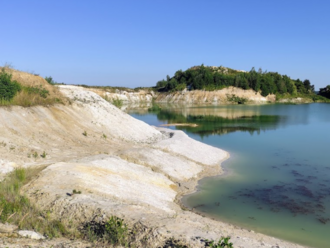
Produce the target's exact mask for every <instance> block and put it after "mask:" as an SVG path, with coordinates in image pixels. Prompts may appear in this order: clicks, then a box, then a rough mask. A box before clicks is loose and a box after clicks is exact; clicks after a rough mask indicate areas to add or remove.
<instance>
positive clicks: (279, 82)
mask: <svg viewBox="0 0 330 248" xmlns="http://www.w3.org/2000/svg"><path fill="white" fill-rule="evenodd" d="M229 86H235V87H238V88H242V89H253V90H255V91H257V92H259V91H260V92H261V95H263V96H267V95H268V94H281V95H284V94H290V95H297V94H304V95H311V94H312V95H315V92H314V85H312V84H311V82H310V81H309V80H308V79H305V80H304V81H301V80H300V79H291V78H290V77H289V76H287V75H281V74H279V73H277V72H267V71H262V69H259V70H258V71H256V70H255V68H254V67H253V68H252V69H251V70H250V71H249V72H245V71H239V70H234V69H230V68H226V67H223V66H220V67H216V66H204V65H203V64H202V65H201V66H194V67H191V68H189V69H188V70H186V71H182V70H178V71H176V72H175V74H174V76H173V77H170V76H167V77H166V79H164V80H161V81H158V82H157V85H156V88H157V89H158V90H159V91H163V92H172V91H180V90H183V89H185V88H187V89H189V90H208V91H212V90H219V89H223V88H225V87H229Z"/></svg>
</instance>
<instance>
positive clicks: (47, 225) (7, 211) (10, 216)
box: [0, 168, 70, 238]
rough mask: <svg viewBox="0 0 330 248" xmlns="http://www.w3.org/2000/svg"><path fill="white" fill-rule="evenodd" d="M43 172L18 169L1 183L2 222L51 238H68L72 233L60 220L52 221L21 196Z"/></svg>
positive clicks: (0, 219)
mask: <svg viewBox="0 0 330 248" xmlns="http://www.w3.org/2000/svg"><path fill="white" fill-rule="evenodd" d="M41 170H42V168H37V169H24V168H17V169H15V170H14V171H13V172H11V173H9V174H8V175H7V177H6V178H5V179H4V181H2V182H1V183H0V212H1V216H0V221H1V222H2V223H5V222H8V223H11V224H15V225H18V227H19V228H20V229H27V230H35V231H37V232H39V233H41V234H43V235H45V236H46V237H49V238H53V237H60V236H68V235H69V234H70V232H69V231H68V229H67V227H66V226H65V225H64V224H63V223H62V222H61V221H60V220H53V219H51V218H50V217H49V215H47V214H45V213H43V212H42V211H40V210H38V209H37V208H36V207H35V205H34V204H32V203H31V202H30V200H29V199H28V198H27V197H26V196H25V195H23V194H21V188H22V186H23V185H24V184H26V183H27V182H29V181H30V180H32V179H33V178H34V177H35V176H36V175H37V174H38V173H39V172H40V171H41ZM69 236H70V235H69Z"/></svg>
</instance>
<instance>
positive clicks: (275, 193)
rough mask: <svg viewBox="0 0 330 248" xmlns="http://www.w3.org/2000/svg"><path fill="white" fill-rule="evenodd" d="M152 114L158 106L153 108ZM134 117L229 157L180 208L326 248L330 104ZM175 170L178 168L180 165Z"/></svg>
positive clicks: (169, 109)
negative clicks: (181, 133)
mask: <svg viewBox="0 0 330 248" xmlns="http://www.w3.org/2000/svg"><path fill="white" fill-rule="evenodd" d="M156 109H157V108H156ZM128 112H129V114H130V115H132V116H133V117H135V118H137V119H140V120H142V121H145V122H147V123H148V124H150V125H155V126H159V125H161V124H170V123H194V124H197V126H195V127H193V126H172V127H170V128H173V129H180V130H182V131H184V132H185V133H187V134H188V135H189V136H190V137H192V138H194V139H196V140H199V141H201V142H204V143H206V144H209V145H212V146H216V147H219V148H221V149H224V150H226V151H228V152H229V153H230V159H228V160H226V161H225V162H224V163H223V164H222V166H223V168H224V171H225V173H224V174H223V175H221V176H217V177H212V178H205V179H203V180H201V181H200V183H199V186H198V191H197V192H196V193H193V194H191V195H187V196H185V197H184V198H183V200H182V201H183V204H184V205H185V206H187V207H188V208H190V209H194V211H197V212H199V213H201V214H203V215H206V216H209V217H211V218H215V219H219V220H222V221H225V222H229V223H232V224H234V225H238V226H241V227H244V228H247V229H251V230H254V231H256V232H261V233H265V234H268V235H271V236H275V237H279V238H282V239H286V240H289V241H292V242H296V243H300V244H303V245H307V246H312V247H329V244H330V162H329V160H330V104H323V103H313V104H301V105H284V104H269V105H224V106H207V107H187V106H185V107H183V106H175V105H174V106H168V105H164V106H161V109H157V110H156V111H155V112H147V111H144V112H143V111H141V109H135V110H134V109H132V110H130V111H128ZM178 166H179V165H178Z"/></svg>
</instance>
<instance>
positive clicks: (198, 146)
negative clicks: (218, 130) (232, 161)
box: [154, 128, 228, 165]
mask: <svg viewBox="0 0 330 248" xmlns="http://www.w3.org/2000/svg"><path fill="white" fill-rule="evenodd" d="M158 130H160V131H163V132H166V133H169V134H170V136H171V138H170V139H163V140H160V141H159V142H157V143H155V144H154V147H157V148H162V149H165V150H168V151H171V152H173V153H176V154H180V155H182V156H185V157H188V158H190V159H191V160H194V161H196V162H199V163H202V164H205V165H220V162H221V161H223V160H225V159H226V158H227V155H228V153H227V152H225V151H223V150H221V149H219V148H216V147H213V146H209V145H206V144H204V143H201V142H198V141H196V140H194V139H191V138H189V136H188V135H186V134H185V133H184V132H182V131H173V132H170V131H168V130H166V129H162V128H158Z"/></svg>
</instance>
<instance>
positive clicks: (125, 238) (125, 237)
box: [82, 216, 132, 247]
mask: <svg viewBox="0 0 330 248" xmlns="http://www.w3.org/2000/svg"><path fill="white" fill-rule="evenodd" d="M82 232H83V233H84V234H85V238H86V239H87V240H90V241H92V242H101V243H106V244H112V245H115V246H118V245H121V246H125V247H130V245H129V242H130V240H131V239H132V233H130V232H129V230H128V226H127V224H125V222H124V220H123V219H120V218H118V217H116V216H111V217H110V219H109V220H108V221H107V222H105V223H97V222H90V223H86V224H85V225H84V227H83V230H82Z"/></svg>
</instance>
